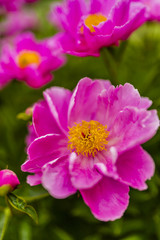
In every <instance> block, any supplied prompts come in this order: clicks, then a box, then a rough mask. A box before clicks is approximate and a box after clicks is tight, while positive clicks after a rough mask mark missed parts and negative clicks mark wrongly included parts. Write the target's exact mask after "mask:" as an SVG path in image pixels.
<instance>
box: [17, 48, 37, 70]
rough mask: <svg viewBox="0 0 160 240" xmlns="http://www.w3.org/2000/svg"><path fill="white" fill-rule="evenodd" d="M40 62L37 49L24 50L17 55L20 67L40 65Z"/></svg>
mask: <svg viewBox="0 0 160 240" xmlns="http://www.w3.org/2000/svg"><path fill="white" fill-rule="evenodd" d="M40 62H41V58H40V55H39V54H38V53H37V52H35V51H22V52H20V53H19V55H18V56H17V63H18V66H19V67H20V68H25V67H27V66H29V65H31V64H35V65H36V66H38V65H39V64H40Z"/></svg>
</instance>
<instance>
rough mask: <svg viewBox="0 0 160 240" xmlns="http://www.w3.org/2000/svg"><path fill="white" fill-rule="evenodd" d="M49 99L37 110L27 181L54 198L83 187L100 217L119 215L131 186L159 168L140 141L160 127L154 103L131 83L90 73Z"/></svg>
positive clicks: (48, 93) (141, 183)
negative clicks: (117, 83)
mask: <svg viewBox="0 0 160 240" xmlns="http://www.w3.org/2000/svg"><path fill="white" fill-rule="evenodd" d="M44 98H45V100H42V101H40V102H38V103H36V104H35V105H34V109H33V125H32V126H31V128H30V133H31V134H32V141H33V142H32V143H31V144H30V145H29V147H28V160H27V161H26V162H25V163H24V164H23V165H22V171H25V172H30V173H34V175H30V176H28V179H27V182H28V183H29V184H30V185H37V184H40V183H41V184H42V185H43V186H44V188H46V189H47V190H48V191H49V193H50V194H51V195H52V196H53V197H55V198H66V197H68V196H69V195H72V194H74V193H75V192H76V191H77V190H79V191H80V193H81V195H82V197H83V199H84V201H85V203H86V204H87V205H88V206H89V207H90V209H91V211H92V213H93V214H94V216H95V217H96V218H98V219H100V220H103V221H108V220H114V219H117V218H120V217H121V216H122V215H123V213H124V211H125V210H126V208H127V206H128V202H129V195H128V193H129V187H133V188H136V189H139V190H144V189H146V188H147V185H146V183H145V181H146V180H147V179H150V178H151V177H152V175H153V173H154V162H153V160H152V158H151V156H150V155H149V154H148V153H147V152H146V151H145V150H143V148H142V147H141V146H140V145H141V144H143V143H144V142H146V141H148V140H149V139H150V138H151V137H153V136H154V134H155V133H156V131H157V129H158V127H159V119H158V116H157V112H156V110H147V108H148V107H150V105H151V103H152V102H151V101H150V100H149V99H148V98H143V97H140V95H139V93H138V91H137V90H136V89H134V87H133V86H132V85H130V84H129V83H126V84H125V85H124V86H121V85H120V86H117V87H116V88H115V87H114V86H112V85H111V84H110V82H109V81H103V80H95V81H92V80H91V79H89V78H84V79H82V80H81V81H80V82H79V83H78V85H77V87H76V89H75V90H74V92H73V93H72V92H70V91H69V90H66V89H64V88H59V87H52V88H51V89H48V90H46V91H45V92H44ZM33 131H34V132H35V133H34V134H33ZM33 139H34V140H33ZM28 140H29V141H30V140H31V138H30V139H28Z"/></svg>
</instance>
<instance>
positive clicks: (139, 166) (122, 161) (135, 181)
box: [117, 146, 155, 190]
mask: <svg viewBox="0 0 160 240" xmlns="http://www.w3.org/2000/svg"><path fill="white" fill-rule="evenodd" d="M154 169H155V165H154V162H153V159H152V158H151V156H150V155H149V154H148V153H147V152H146V151H144V150H143V149H142V147H140V146H138V147H135V148H133V149H131V150H129V151H127V152H125V153H122V154H121V155H120V156H119V158H118V160H117V172H118V174H119V176H120V179H121V180H122V181H123V182H124V183H126V184H128V185H130V186H131V187H134V188H137V189H139V190H145V189H146V188H147V185H146V183H145V181H146V180H148V179H150V178H151V177H152V176H153V174H154Z"/></svg>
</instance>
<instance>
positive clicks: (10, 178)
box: [0, 169, 20, 196]
mask: <svg viewBox="0 0 160 240" xmlns="http://www.w3.org/2000/svg"><path fill="white" fill-rule="evenodd" d="M19 184H20V182H19V180H18V178H17V175H16V174H15V173H14V172H13V171H11V170H9V169H4V170H1V171H0V196H4V195H6V194H7V193H9V192H12V191H13V190H14V189H15V188H16V187H17V186H18V185H19Z"/></svg>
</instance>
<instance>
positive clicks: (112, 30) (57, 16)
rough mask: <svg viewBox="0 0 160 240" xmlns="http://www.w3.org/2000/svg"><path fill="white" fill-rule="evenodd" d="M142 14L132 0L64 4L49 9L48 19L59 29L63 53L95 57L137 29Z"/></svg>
mask: <svg viewBox="0 0 160 240" xmlns="http://www.w3.org/2000/svg"><path fill="white" fill-rule="evenodd" d="M145 11H146V9H145V6H144V5H143V4H142V3H141V2H134V1H133V0H112V1H111V0H89V1H84V0H75V1H73V0H66V1H64V2H63V3H61V4H60V3H57V4H56V5H55V4H54V5H53V9H52V11H51V13H50V19H51V21H52V22H53V23H54V24H56V25H57V26H58V27H59V28H60V29H61V32H62V33H61V35H60V36H59V40H60V42H61V45H62V47H63V49H64V51H65V52H66V53H69V54H72V55H77V56H81V57H82V56H89V55H92V56H99V51H100V48H102V47H107V46H111V45H118V44H119V41H120V40H126V39H127V38H128V37H129V36H130V34H131V33H132V32H133V31H135V30H136V29H137V28H138V27H140V26H141V25H142V24H143V23H144V22H145V20H146V19H145Z"/></svg>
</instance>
